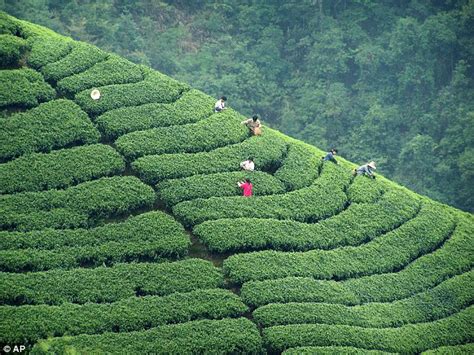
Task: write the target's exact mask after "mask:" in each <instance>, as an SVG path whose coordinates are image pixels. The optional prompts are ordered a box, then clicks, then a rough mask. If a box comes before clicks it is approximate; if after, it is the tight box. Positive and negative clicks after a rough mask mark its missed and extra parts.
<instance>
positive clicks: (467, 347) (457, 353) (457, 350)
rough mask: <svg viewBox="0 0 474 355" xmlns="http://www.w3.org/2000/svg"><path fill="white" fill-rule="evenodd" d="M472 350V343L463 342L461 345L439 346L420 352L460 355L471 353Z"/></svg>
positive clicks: (424, 353) (473, 345) (424, 354)
mask: <svg viewBox="0 0 474 355" xmlns="http://www.w3.org/2000/svg"><path fill="white" fill-rule="evenodd" d="M473 351H474V344H473V343H469V344H463V345H452V346H440V347H439V348H436V349H430V350H427V351H424V352H422V354H423V355H435V354H450V355H462V354H472V352H473Z"/></svg>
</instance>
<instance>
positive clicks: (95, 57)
mask: <svg viewBox="0 0 474 355" xmlns="http://www.w3.org/2000/svg"><path fill="white" fill-rule="evenodd" d="M70 45H71V47H72V49H71V51H70V52H69V53H68V54H67V55H66V56H65V57H63V58H61V59H59V60H58V61H55V62H52V63H48V64H46V65H44V66H42V67H41V68H40V71H41V73H42V74H43V75H44V77H45V78H46V80H48V81H59V80H61V79H63V78H66V77H68V76H71V75H73V74H77V73H81V72H83V71H85V70H86V69H89V68H90V67H92V66H93V65H94V64H96V63H98V62H101V61H103V60H105V59H106V58H107V53H106V52H104V51H102V50H101V49H99V48H97V47H96V46H92V45H90V44H87V43H83V42H71V43H70Z"/></svg>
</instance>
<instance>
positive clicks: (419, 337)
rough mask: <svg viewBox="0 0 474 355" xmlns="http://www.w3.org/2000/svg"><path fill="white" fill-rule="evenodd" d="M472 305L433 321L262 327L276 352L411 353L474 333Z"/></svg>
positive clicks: (454, 342)
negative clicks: (330, 349) (311, 349)
mask: <svg viewBox="0 0 474 355" xmlns="http://www.w3.org/2000/svg"><path fill="white" fill-rule="evenodd" d="M473 319H474V306H471V307H469V308H467V309H465V310H463V311H461V312H459V313H456V314H454V315H452V316H450V317H447V318H443V319H440V320H437V321H434V322H429V323H419V324H408V325H404V326H402V327H399V328H384V329H378V328H362V327H353V326H348V325H328V324H295V325H283V326H275V327H271V328H267V329H264V331H263V332H264V343H265V345H266V346H267V349H269V350H270V351H274V352H280V351H283V350H285V349H288V348H293V347H296V346H353V347H357V348H363V349H379V350H384V351H391V352H399V353H403V354H415V353H419V352H421V351H424V350H427V349H432V348H436V347H438V346H441V345H457V344H459V343H464V342H468V341H471V340H472V339H473V337H474V327H473Z"/></svg>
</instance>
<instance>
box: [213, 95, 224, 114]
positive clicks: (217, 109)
mask: <svg viewBox="0 0 474 355" xmlns="http://www.w3.org/2000/svg"><path fill="white" fill-rule="evenodd" d="M226 101H227V97H225V96H222V97H221V98H220V99H219V100H217V102H216V104H215V105H214V112H221V111H222V110H225V109H226V108H227V107H225V102H226Z"/></svg>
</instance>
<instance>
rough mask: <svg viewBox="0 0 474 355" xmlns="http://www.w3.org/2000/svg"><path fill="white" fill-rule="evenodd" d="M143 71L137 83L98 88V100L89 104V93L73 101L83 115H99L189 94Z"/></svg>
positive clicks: (165, 78)
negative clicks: (143, 77) (141, 79)
mask: <svg viewBox="0 0 474 355" xmlns="http://www.w3.org/2000/svg"><path fill="white" fill-rule="evenodd" d="M143 70H144V75H145V79H144V80H143V81H140V82H138V83H130V84H117V85H106V86H100V87H99V88H98V89H99V90H100V93H101V96H100V99H99V100H92V99H91V97H90V93H91V90H84V91H81V92H79V93H78V94H76V96H75V101H76V103H78V104H79V106H81V107H82V109H83V110H84V111H86V112H87V113H89V114H91V115H94V116H96V115H100V114H102V113H104V112H106V111H110V110H113V109H117V108H123V107H129V106H139V105H143V104H149V103H171V102H174V101H176V100H177V99H178V98H179V97H180V96H181V94H182V93H183V92H185V91H187V90H189V87H188V86H187V85H186V84H182V83H180V82H178V81H176V80H173V79H171V78H170V77H168V76H166V75H163V74H161V73H158V72H154V71H151V70H150V71H148V70H145V69H143Z"/></svg>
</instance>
